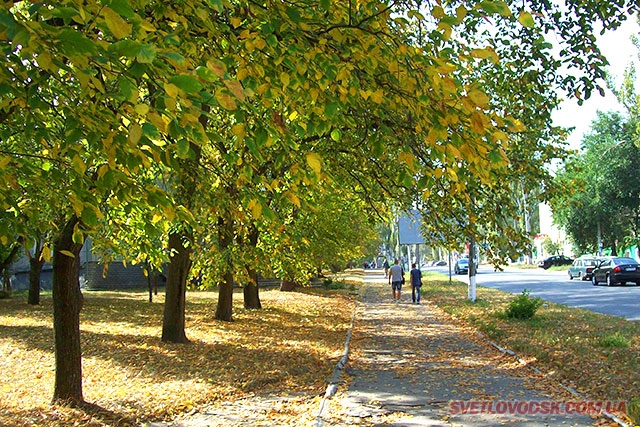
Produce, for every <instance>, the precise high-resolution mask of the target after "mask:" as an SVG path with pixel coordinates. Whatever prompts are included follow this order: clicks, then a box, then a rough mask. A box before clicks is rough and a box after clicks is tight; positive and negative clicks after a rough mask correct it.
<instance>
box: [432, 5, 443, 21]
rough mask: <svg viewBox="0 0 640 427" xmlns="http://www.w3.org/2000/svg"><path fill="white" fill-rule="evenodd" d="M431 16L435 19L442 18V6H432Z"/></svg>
mask: <svg viewBox="0 0 640 427" xmlns="http://www.w3.org/2000/svg"><path fill="white" fill-rule="evenodd" d="M431 16H433V17H434V18H436V19H440V18H444V16H445V13H444V9H443V8H442V6H434V7H433V9H431Z"/></svg>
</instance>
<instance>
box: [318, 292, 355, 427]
mask: <svg viewBox="0 0 640 427" xmlns="http://www.w3.org/2000/svg"><path fill="white" fill-rule="evenodd" d="M365 286H366V285H364V286H363V287H362V288H361V290H363V289H364V287H365ZM360 296H361V295H360V293H358V300H359V299H360ZM357 314H358V302H356V307H355V310H354V311H353V316H351V324H350V325H349V330H348V331H347V337H346V339H345V343H344V354H343V355H342V357H341V358H340V360H339V361H338V363H337V364H336V368H335V369H334V370H333V376H332V377H331V378H330V379H329V384H328V385H327V389H326V391H325V393H324V397H323V398H322V401H321V402H320V409H319V410H318V415H316V422H315V423H314V426H315V427H322V426H324V423H325V420H324V412H325V410H326V409H327V408H328V407H329V400H330V399H331V398H332V397H333V396H334V395H335V394H336V392H337V391H338V385H339V384H340V383H342V380H341V379H340V377H341V376H342V372H343V370H344V367H345V366H346V364H347V362H348V360H349V343H350V342H351V332H352V331H353V324H354V323H355V320H356V315H357Z"/></svg>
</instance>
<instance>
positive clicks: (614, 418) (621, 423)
mask: <svg viewBox="0 0 640 427" xmlns="http://www.w3.org/2000/svg"><path fill="white" fill-rule="evenodd" d="M475 333H476V334H477V335H478V336H479V337H481V338H482V339H485V340H487V342H488V343H489V344H491V345H492V346H493V347H495V348H496V349H497V350H498V351H500V352H501V353H503V354H508V355H509V356H512V357H514V358H515V359H516V360H517V361H518V362H519V363H520V364H521V365H523V366H526V367H528V368H530V369H531V370H532V371H533V372H535V373H536V374H538V375H542V376H543V377H545V378H547V379H549V374H548V373H547V374H545V373H544V372H542V371H541V370H540V369H538V368H536V367H535V366H533V365H531V364H529V363H527V362H526V361H525V360H524V359H522V358H521V357H519V356H518V355H517V354H516V353H515V352H514V351H513V350H509V349H508V348H503V347H501V346H499V345H498V343H496V342H495V341H491V340H490V339H489V338H488V337H487V336H486V335H485V334H483V333H482V332H480V331H475ZM550 381H553V382H555V383H556V384H557V385H558V386H559V387H560V388H562V389H564V390H566V391H567V392H569V393H570V394H571V395H572V396H575V397H576V398H578V399H584V397H583V396H580V393H578V392H577V391H575V390H574V389H572V388H571V387H567V386H566V385H564V384H562V383H561V382H559V381H555V380H550ZM602 415H604V416H605V417H607V418H609V419H610V420H611V421H613V422H615V423H617V424H618V425H619V426H620V427H632V426H631V425H630V424H627V423H626V422H624V421H623V420H621V419H620V418H618V417H617V416H615V415H614V414H611V413H609V412H607V411H606V410H603V411H602Z"/></svg>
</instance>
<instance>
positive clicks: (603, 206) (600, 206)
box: [552, 112, 640, 254]
mask: <svg viewBox="0 0 640 427" xmlns="http://www.w3.org/2000/svg"><path fill="white" fill-rule="evenodd" d="M626 129H627V128H626V126H625V119H624V118H623V117H622V116H621V115H620V114H618V113H602V112H598V116H597V119H596V120H594V122H593V123H592V125H591V132H590V133H589V134H587V135H585V137H584V139H583V143H582V149H581V152H579V153H577V154H576V155H574V156H573V157H572V158H571V159H570V160H569V162H568V163H567V164H566V165H565V166H564V168H563V169H561V170H560V171H559V172H558V174H557V177H556V180H557V185H558V187H559V188H563V189H565V192H563V193H560V192H559V193H558V194H557V195H556V196H555V197H554V198H553V199H552V208H553V212H554V219H555V221H556V222H557V223H558V224H559V225H561V226H562V227H564V228H565V230H566V232H567V234H568V235H570V236H571V238H572V240H573V241H574V243H575V244H576V246H577V247H578V248H579V250H580V251H582V252H596V251H598V250H599V249H600V247H599V243H600V242H604V243H606V245H607V246H608V247H610V248H611V251H612V253H614V254H615V253H616V252H617V244H616V241H620V242H622V240H623V237H624V236H625V235H627V236H629V238H630V237H631V236H632V235H633V232H629V231H627V230H629V225H631V224H633V217H634V216H635V215H636V214H635V212H637V206H638V202H637V198H638V196H639V195H638V193H637V191H638V190H637V185H638V179H639V178H640V170H639V169H638V165H636V164H635V163H637V162H636V160H635V158H637V156H638V153H637V150H638V149H637V147H636V146H635V145H634V144H633V143H632V142H631V140H630V136H631V135H629V134H628V131H627V130H626ZM603 159H606V167H603Z"/></svg>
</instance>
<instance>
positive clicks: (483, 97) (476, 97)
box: [469, 89, 489, 107]
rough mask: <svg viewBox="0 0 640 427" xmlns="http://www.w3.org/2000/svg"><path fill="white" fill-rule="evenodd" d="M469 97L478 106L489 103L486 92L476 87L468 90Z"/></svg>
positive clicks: (484, 105)
mask: <svg viewBox="0 0 640 427" xmlns="http://www.w3.org/2000/svg"><path fill="white" fill-rule="evenodd" d="M469 98H470V99H471V100H472V101H473V102H474V103H475V104H476V105H477V106H478V107H486V106H487V104H488V103H489V97H488V96H487V94H486V93H484V92H482V91H481V90H478V89H472V90H471V91H469Z"/></svg>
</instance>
